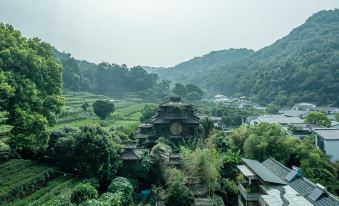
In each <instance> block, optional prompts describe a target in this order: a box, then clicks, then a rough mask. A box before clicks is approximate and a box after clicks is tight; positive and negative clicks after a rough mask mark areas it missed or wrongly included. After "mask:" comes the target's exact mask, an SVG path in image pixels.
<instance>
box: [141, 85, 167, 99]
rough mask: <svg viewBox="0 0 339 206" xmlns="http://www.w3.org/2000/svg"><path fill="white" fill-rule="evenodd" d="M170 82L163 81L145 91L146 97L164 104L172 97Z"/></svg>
mask: <svg viewBox="0 0 339 206" xmlns="http://www.w3.org/2000/svg"><path fill="white" fill-rule="evenodd" d="M170 83H171V82H170V81H166V80H162V81H161V82H158V83H156V84H155V85H153V86H152V87H151V88H149V89H148V90H146V91H144V92H143V93H142V94H144V95H145V96H146V97H148V98H150V99H152V100H153V101H156V102H162V101H163V100H165V99H167V98H168V97H169V96H170Z"/></svg>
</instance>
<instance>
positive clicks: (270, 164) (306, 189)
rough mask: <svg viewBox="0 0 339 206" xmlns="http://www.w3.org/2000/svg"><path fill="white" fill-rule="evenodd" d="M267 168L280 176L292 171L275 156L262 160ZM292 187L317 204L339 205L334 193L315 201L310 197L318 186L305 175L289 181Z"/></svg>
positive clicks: (323, 205)
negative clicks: (274, 157)
mask: <svg viewBox="0 0 339 206" xmlns="http://www.w3.org/2000/svg"><path fill="white" fill-rule="evenodd" d="M262 165H264V166H265V167H266V168H267V169H269V170H270V171H272V172H273V173H274V174H276V175H277V176H278V177H280V178H282V179H283V178H285V176H286V175H287V174H288V173H289V172H290V171H291V170H290V169H289V168H287V167H286V166H284V165H283V164H281V163H280V162H278V161H277V160H275V159H273V158H269V159H267V160H265V161H264V162H262ZM288 185H289V186H290V187H292V188H293V189H294V190H296V191H297V192H298V193H299V194H300V195H302V196H304V197H305V198H306V199H307V200H308V201H309V202H311V203H312V204H313V205H316V206H339V200H338V199H337V198H336V197H335V196H334V195H332V194H330V193H328V194H327V195H323V196H322V197H320V199H319V200H317V201H314V200H312V199H311V198H309V195H310V193H311V192H312V191H313V189H314V188H316V185H315V184H314V183H312V182H311V181H310V180H308V179H307V178H305V177H298V178H297V179H295V180H293V181H292V182H290V183H288Z"/></svg>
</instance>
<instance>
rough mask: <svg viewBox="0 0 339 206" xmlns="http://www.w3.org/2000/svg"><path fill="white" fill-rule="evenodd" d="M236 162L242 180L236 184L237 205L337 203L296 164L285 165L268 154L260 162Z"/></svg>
mask: <svg viewBox="0 0 339 206" xmlns="http://www.w3.org/2000/svg"><path fill="white" fill-rule="evenodd" d="M242 161H243V163H244V164H243V165H238V168H239V170H240V172H241V174H242V175H243V176H244V180H243V181H242V182H241V183H240V184H239V185H238V189H239V196H238V197H239V198H238V205H239V206H259V205H260V206H277V205H283V206H284V205H295V206H299V205H303V206H311V205H317V206H337V205H339V200H338V198H337V197H336V196H334V195H333V194H331V193H329V192H328V191H327V189H326V188H325V187H324V186H322V185H320V184H315V183H313V182H311V181H310V180H308V179H307V178H305V177H303V174H302V171H301V170H300V168H297V167H293V168H292V169H289V168H287V167H285V166H284V165H282V164H281V163H279V162H278V161H276V160H275V159H273V158H269V159H267V160H265V161H264V162H262V163H260V162H258V161H256V160H250V159H245V158H242Z"/></svg>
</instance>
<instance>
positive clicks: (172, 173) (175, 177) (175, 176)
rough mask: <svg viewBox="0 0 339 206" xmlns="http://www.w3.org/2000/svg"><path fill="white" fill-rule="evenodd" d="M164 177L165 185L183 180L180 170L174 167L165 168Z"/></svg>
mask: <svg viewBox="0 0 339 206" xmlns="http://www.w3.org/2000/svg"><path fill="white" fill-rule="evenodd" d="M165 177H166V183H167V185H170V184H171V183H173V182H183V181H184V175H183V174H182V172H181V171H180V170H178V169H176V168H166V169H165Z"/></svg>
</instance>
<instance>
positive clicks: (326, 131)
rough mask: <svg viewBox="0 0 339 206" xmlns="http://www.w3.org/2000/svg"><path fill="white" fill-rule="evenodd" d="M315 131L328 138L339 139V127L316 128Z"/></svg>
mask: <svg viewBox="0 0 339 206" xmlns="http://www.w3.org/2000/svg"><path fill="white" fill-rule="evenodd" d="M313 131H314V132H315V133H316V134H318V135H319V136H321V137H323V138H324V139H326V140H339V129H333V128H314V129H313Z"/></svg>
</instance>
